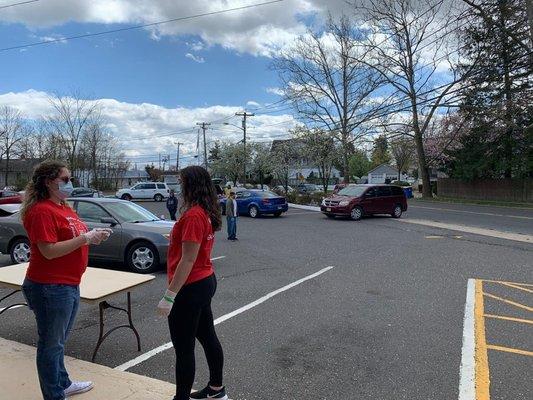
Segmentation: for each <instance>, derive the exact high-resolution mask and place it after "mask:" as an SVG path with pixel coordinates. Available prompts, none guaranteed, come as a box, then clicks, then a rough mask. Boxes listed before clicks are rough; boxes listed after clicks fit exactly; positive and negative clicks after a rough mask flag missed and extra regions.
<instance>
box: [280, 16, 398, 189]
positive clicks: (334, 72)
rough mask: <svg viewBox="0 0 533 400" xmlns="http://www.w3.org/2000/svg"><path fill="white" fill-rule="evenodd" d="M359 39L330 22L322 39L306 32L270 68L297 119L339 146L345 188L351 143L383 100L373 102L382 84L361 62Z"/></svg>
mask: <svg viewBox="0 0 533 400" xmlns="http://www.w3.org/2000/svg"><path fill="white" fill-rule="evenodd" d="M362 39H363V34H362V33H361V31H360V30H359V29H358V28H356V27H355V26H354V25H353V23H352V21H350V20H349V19H348V18H347V17H341V18H340V19H339V21H334V20H333V19H332V18H331V17H330V19H329V20H328V22H327V25H326V28H325V31H324V32H323V33H316V32H312V31H309V32H308V33H307V35H304V36H302V37H300V38H298V39H297V40H296V42H295V43H294V45H293V46H292V47H291V48H289V49H288V50H286V51H285V52H283V53H282V54H281V55H280V56H279V57H278V58H276V59H275V61H274V63H273V68H274V69H275V70H277V71H278V74H279V77H280V80H281V82H282V86H283V87H284V88H285V89H284V91H285V97H286V98H287V99H288V100H289V101H290V103H291V104H292V105H293V106H294V108H295V110H296V111H297V112H298V117H299V118H300V119H302V120H303V121H304V122H305V123H306V124H307V125H308V126H310V127H318V128H322V129H325V130H326V131H328V132H330V133H331V135H332V136H333V137H334V138H335V139H337V140H338V141H339V142H340V144H341V147H342V153H343V154H342V165H343V170H344V171H343V174H344V179H345V180H346V181H347V182H348V181H349V173H348V159H349V157H350V154H351V152H352V149H353V143H354V142H355V141H357V140H358V139H361V138H363V137H364V136H366V135H367V134H368V133H369V131H370V130H372V127H371V126H370V125H369V124H368V123H367V122H368V121H369V120H371V119H372V118H373V117H374V116H375V115H376V113H377V112H378V110H379V109H381V108H382V107H383V106H384V105H385V104H386V103H387V100H389V99H385V100H377V96H375V97H374V95H375V92H376V91H377V90H378V88H380V87H381V85H382V84H383V82H384V79H383V77H381V76H380V74H379V73H377V72H376V71H375V69H374V68H371V67H369V66H368V65H366V64H365V63H363V62H361V59H364V58H365V54H364V51H366V49H362V48H361V46H359V41H360V40H362ZM362 50H363V52H361V51H362ZM376 104H377V105H378V106H376Z"/></svg>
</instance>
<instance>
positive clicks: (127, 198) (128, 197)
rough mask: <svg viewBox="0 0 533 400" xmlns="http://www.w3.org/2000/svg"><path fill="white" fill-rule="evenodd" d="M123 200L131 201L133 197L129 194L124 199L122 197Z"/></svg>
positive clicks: (124, 195) (123, 196)
mask: <svg viewBox="0 0 533 400" xmlns="http://www.w3.org/2000/svg"><path fill="white" fill-rule="evenodd" d="M120 198H121V199H122V200H127V201H131V196H130V195H129V194H123V195H122V197H120Z"/></svg>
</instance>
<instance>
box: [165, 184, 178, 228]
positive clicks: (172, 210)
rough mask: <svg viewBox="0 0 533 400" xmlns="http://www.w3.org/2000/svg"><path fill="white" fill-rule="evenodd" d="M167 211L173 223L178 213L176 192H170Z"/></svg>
mask: <svg viewBox="0 0 533 400" xmlns="http://www.w3.org/2000/svg"><path fill="white" fill-rule="evenodd" d="M167 210H168V212H169V214H170V219H171V220H172V221H175V220H176V212H177V211H178V198H177V197H176V195H175V193H174V190H171V191H170V195H169V196H168V199H167Z"/></svg>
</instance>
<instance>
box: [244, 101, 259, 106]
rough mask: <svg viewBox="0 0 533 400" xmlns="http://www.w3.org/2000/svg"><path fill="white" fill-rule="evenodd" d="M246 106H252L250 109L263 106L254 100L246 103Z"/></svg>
mask: <svg viewBox="0 0 533 400" xmlns="http://www.w3.org/2000/svg"><path fill="white" fill-rule="evenodd" d="M246 105H247V106H250V107H260V106H261V104H259V103H258V102H257V101H253V100H250V101H248V102H246Z"/></svg>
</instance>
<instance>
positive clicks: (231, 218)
mask: <svg viewBox="0 0 533 400" xmlns="http://www.w3.org/2000/svg"><path fill="white" fill-rule="evenodd" d="M237 216H238V212H237V200H236V199H235V191H234V190H232V191H230V193H229V197H228V199H227V200H226V222H227V225H228V240H231V241H235V240H238V239H237Z"/></svg>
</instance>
